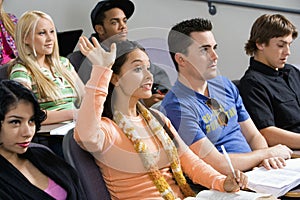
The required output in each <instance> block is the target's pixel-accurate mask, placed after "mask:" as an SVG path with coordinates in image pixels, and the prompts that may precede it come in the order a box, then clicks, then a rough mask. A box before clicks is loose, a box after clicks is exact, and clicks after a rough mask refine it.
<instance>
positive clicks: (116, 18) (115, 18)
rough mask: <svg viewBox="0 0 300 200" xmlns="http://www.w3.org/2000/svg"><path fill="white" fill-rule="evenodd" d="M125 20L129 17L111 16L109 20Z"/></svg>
mask: <svg viewBox="0 0 300 200" xmlns="http://www.w3.org/2000/svg"><path fill="white" fill-rule="evenodd" d="M120 19H121V20H124V19H127V17H124V18H118V17H114V18H111V19H110V20H109V21H114V20H115V21H119V20H120Z"/></svg>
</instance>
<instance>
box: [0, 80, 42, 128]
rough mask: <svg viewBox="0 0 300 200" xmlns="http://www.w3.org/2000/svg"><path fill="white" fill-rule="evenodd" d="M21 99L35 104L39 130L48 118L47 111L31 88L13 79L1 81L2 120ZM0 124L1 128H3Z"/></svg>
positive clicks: (0, 105) (0, 110)
mask: <svg viewBox="0 0 300 200" xmlns="http://www.w3.org/2000/svg"><path fill="white" fill-rule="evenodd" d="M20 100H24V101H27V102H29V103H31V104H32V105H33V109H34V121H35V126H36V127H35V131H36V132H37V131H39V130H40V128H41V123H42V122H43V121H44V120H45V119H46V113H45V112H44V111H42V110H41V108H40V105H39V103H38V101H37V99H36V97H35V96H34V94H33V93H32V91H31V90H29V89H28V88H26V87H25V86H23V85H22V84H21V83H18V82H16V81H13V80H2V81H1V82H0V121H3V120H4V118H5V115H6V114H7V113H8V112H9V109H11V107H12V106H16V105H17V104H18V102H20ZM1 126H2V125H1V124H0V129H1Z"/></svg>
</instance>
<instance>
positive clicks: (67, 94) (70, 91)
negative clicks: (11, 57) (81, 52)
mask: <svg viewBox="0 0 300 200" xmlns="http://www.w3.org/2000/svg"><path fill="white" fill-rule="evenodd" d="M60 62H61V64H62V65H63V66H65V67H66V68H67V69H68V70H69V71H72V70H74V69H73V66H72V64H71V63H70V61H69V60H68V59H67V58H64V57H60ZM51 70H52V71H53V74H52V72H51V71H50V70H49V69H47V68H41V71H42V73H43V74H44V75H45V76H46V77H47V78H49V79H50V80H52V81H53V82H54V83H55V84H56V85H57V86H58V88H60V89H61V94H62V98H61V99H59V100H57V101H52V100H51V99H50V98H41V97H40V94H39V93H38V91H37V86H36V82H34V80H33V79H32V74H31V72H30V71H28V70H27V69H26V67H25V66H23V65H21V64H16V65H14V66H13V67H12V71H11V73H10V76H9V78H10V79H11V80H15V81H18V82H21V83H24V84H26V85H27V86H31V90H32V91H33V93H34V94H35V96H36V97H37V99H38V101H39V104H40V106H41V108H42V109H43V110H69V109H74V108H75V104H74V103H75V102H76V100H77V95H76V92H75V90H74V88H73V87H72V86H71V85H70V83H69V82H68V81H67V80H66V79H65V78H64V77H62V76H61V75H60V74H59V73H58V72H56V71H55V69H54V68H53V67H52V68H51Z"/></svg>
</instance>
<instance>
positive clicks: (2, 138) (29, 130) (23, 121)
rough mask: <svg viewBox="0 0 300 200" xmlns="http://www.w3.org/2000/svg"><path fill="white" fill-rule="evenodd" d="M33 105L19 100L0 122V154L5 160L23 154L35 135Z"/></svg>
mask: <svg viewBox="0 0 300 200" xmlns="http://www.w3.org/2000/svg"><path fill="white" fill-rule="evenodd" d="M33 116H34V109H33V105H32V104H31V103H29V102H28V101H25V100H20V101H19V102H18V103H17V105H13V106H11V108H10V109H9V110H8V112H7V113H6V115H5V117H4V120H3V121H1V130H0V143H1V145H0V154H1V155H2V156H4V157H5V158H9V157H10V156H11V155H15V154H22V153H25V152H26V150H27V148H28V146H29V144H30V142H31V140H32V138H33V136H34V133H35V122H34V120H33Z"/></svg>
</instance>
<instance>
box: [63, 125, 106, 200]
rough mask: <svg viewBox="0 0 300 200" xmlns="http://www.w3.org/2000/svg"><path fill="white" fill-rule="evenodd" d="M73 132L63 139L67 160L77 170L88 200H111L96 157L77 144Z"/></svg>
mask: <svg viewBox="0 0 300 200" xmlns="http://www.w3.org/2000/svg"><path fill="white" fill-rule="evenodd" d="M73 131H74V129H71V130H70V131H69V132H68V133H67V134H66V135H65V136H64V138H63V153H64V158H65V160H66V161H67V162H68V163H69V164H70V165H72V166H73V167H74V168H75V169H76V171H77V173H78V176H79V179H80V183H81V184H82V187H83V190H84V191H85V194H86V197H87V199H88V200H99V199H101V200H110V199H111V198H110V194H109V192H108V190H107V187H106V185H105V182H104V180H103V177H102V174H101V171H100V169H99V167H98V166H97V164H96V163H95V160H94V157H93V156H92V154H90V153H89V152H87V151H85V150H83V149H82V148H81V147H80V146H79V145H78V144H77V143H76V141H75V140H74V138H73Z"/></svg>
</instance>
